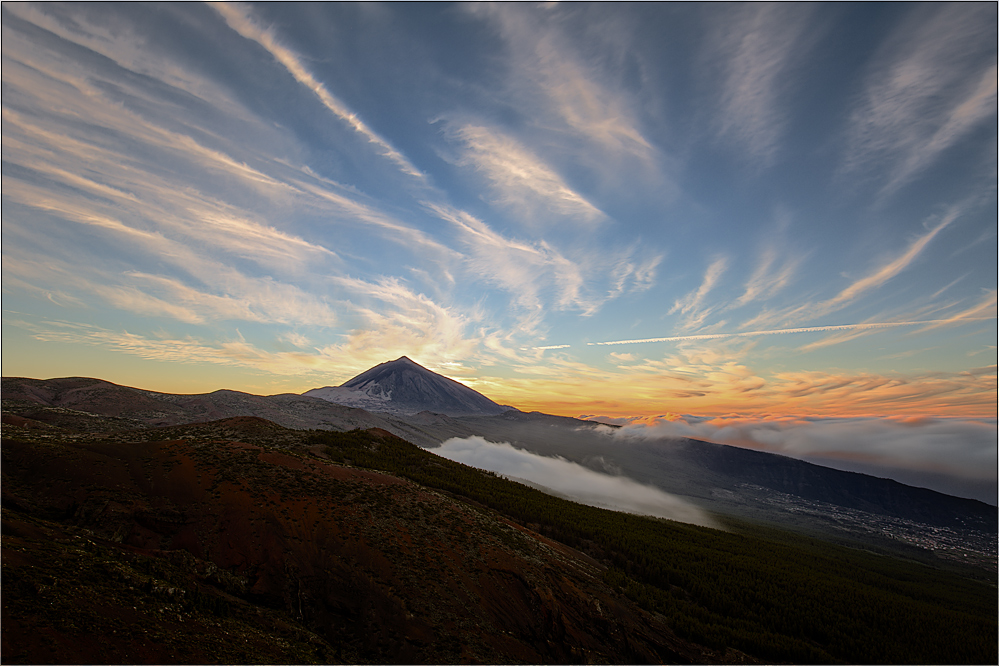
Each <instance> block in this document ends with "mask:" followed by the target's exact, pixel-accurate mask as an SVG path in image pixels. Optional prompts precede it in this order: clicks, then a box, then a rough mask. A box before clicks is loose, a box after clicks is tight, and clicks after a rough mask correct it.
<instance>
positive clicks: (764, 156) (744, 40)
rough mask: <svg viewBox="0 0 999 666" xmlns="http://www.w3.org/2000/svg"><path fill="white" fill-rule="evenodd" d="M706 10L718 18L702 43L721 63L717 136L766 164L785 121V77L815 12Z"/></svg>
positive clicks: (780, 7) (767, 7)
mask: <svg viewBox="0 0 999 666" xmlns="http://www.w3.org/2000/svg"><path fill="white" fill-rule="evenodd" d="M705 9H706V11H707V12H709V13H710V14H712V16H713V18H715V19H717V20H716V21H715V30H714V34H713V35H712V39H710V40H709V41H708V42H707V44H708V45H709V48H710V49H711V50H712V56H714V57H715V58H719V57H720V58H721V60H722V63H721V65H722V68H723V71H724V74H723V80H722V82H721V84H720V91H719V95H720V106H721V113H720V114H719V116H718V118H717V128H718V131H719V133H720V134H721V135H723V136H729V137H731V138H733V139H735V140H736V141H738V142H739V143H741V144H742V145H743V146H744V147H745V149H746V150H747V151H748V154H749V155H751V156H752V158H753V159H754V160H757V161H759V162H761V163H762V164H764V165H767V164H769V163H770V162H772V160H773V158H774V155H775V154H776V152H777V151H778V149H779V146H780V140H781V136H782V134H783V133H784V126H785V124H786V122H787V116H788V113H789V104H788V101H787V100H786V99H784V98H785V97H786V95H787V93H788V92H789V90H788V88H789V87H790V85H789V82H791V81H793V78H792V77H791V75H790V72H791V70H792V69H793V68H794V67H795V66H796V65H798V64H799V63H800V62H801V59H802V57H803V56H804V55H805V54H807V51H808V49H809V47H810V45H811V43H810V41H809V40H808V39H806V37H807V35H808V28H809V27H810V21H811V17H812V14H813V13H814V11H815V7H814V6H812V5H807V4H794V3H759V4H757V3H752V4H748V5H740V6H725V7H724V9H722V10H719V9H718V8H715V7H710V6H709V7H706V8H705ZM716 12H719V14H720V15H715V13H716Z"/></svg>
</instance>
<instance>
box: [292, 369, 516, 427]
mask: <svg viewBox="0 0 999 666" xmlns="http://www.w3.org/2000/svg"><path fill="white" fill-rule="evenodd" d="M303 395H307V396H312V397H315V398H322V399H323V400H329V401H330V402H335V403H339V404H341V405H347V406H350V407H361V408H362V409H366V410H368V411H379V412H393V413H398V414H415V413H417V412H423V411H430V412H434V413H437V414H446V415H448V416H470V415H493V414H502V413H503V412H505V411H508V410H509V409H510V408H509V407H504V406H503V405H498V404H496V403H495V402H493V401H492V400H490V399H489V398H487V397H486V396H484V395H482V394H481V393H479V392H478V391H475V390H473V389H471V388H469V387H467V386H465V385H464V384H461V383H459V382H456V381H455V380H453V379H451V378H449V377H445V376H443V375H440V374H437V373H436V372H434V371H433V370H428V369H427V368H424V367H423V366H422V365H420V364H419V363H417V362H416V361H414V360H412V359H411V358H409V357H408V356H401V357H399V358H397V359H396V360H394V361H386V362H384V363H379V364H378V365H376V366H375V367H373V368H371V369H369V370H365V371H364V372H362V373H361V374H359V375H357V376H356V377H354V378H353V379H350V380H348V381H346V382H344V383H343V384H341V385H340V386H327V387H325V388H320V389H312V390H311V391H306V392H305V393H304V394H303Z"/></svg>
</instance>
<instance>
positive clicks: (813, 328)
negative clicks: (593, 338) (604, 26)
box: [586, 317, 993, 346]
mask: <svg viewBox="0 0 999 666" xmlns="http://www.w3.org/2000/svg"><path fill="white" fill-rule="evenodd" d="M989 319H993V317H974V318H971V317H969V318H966V319H962V320H961V321H987V320H989ZM953 321H954V320H953V319H928V320H926V321H890V322H880V323H870V324H840V325H834V326H807V327H804V328H780V329H776V330H772V331H744V332H742V333H708V334H703V335H674V336H671V337H668V338H644V339H642V340H611V341H609V342H587V343H586V344H587V345H590V346H593V345H633V344H639V343H642V342H680V341H683V340H716V339H718V338H745V337H750V336H754V335H780V334H782V333H815V332H821V331H850V330H858V329H864V328H895V327H897V326H921V325H924V324H945V323H950V322H953Z"/></svg>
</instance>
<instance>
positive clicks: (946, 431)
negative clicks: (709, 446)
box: [584, 414, 999, 504]
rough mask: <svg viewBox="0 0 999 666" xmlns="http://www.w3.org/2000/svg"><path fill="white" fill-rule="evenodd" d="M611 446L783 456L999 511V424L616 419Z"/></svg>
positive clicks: (608, 432)
mask: <svg viewBox="0 0 999 666" xmlns="http://www.w3.org/2000/svg"><path fill="white" fill-rule="evenodd" d="M584 418H589V419H591V420H595V421H601V422H603V423H610V424H614V425H620V426H621V427H619V428H604V429H602V430H603V432H604V433H605V434H606V435H607V436H609V437H612V438H621V439H643V440H655V439H666V438H675V437H689V438H691V439H699V440H703V441H708V442H715V443H718V444H729V445H734V446H741V447H744V448H752V449H757V450H761V451H767V452H770V453H778V454H781V455H786V456H790V457H793V458H799V459H802V460H807V461H809V462H814V463H816V464H820V465H826V466H828V467H835V468H837V469H846V470H848V471H858V472H864V473H869V474H874V475H876V476H882V477H888V478H894V479H896V480H897V481H901V482H902V483H908V484H910V485H919V486H923V487H929V488H933V489H934V490H939V491H940V492H945V493H948V494H951V495H958V496H962V497H972V498H974V499H979V500H982V501H985V502H989V503H990V504H996V503H997V487H999V484H997V476H999V474H997V468H999V447H997V439H999V437H997V425H996V421H995V420H986V419H981V420H976V419H956V418H950V419H945V418H801V417H784V416H767V417H765V418H760V417H756V418H749V417H742V416H725V417H699V416H693V415H689V414H685V415H677V414H666V415H662V416H659V417H653V418H635V419H615V418H606V417H600V416H588V417H584Z"/></svg>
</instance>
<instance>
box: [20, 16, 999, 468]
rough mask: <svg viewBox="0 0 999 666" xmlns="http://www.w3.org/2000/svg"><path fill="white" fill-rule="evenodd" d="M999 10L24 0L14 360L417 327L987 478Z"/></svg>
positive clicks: (283, 341) (136, 374) (138, 353)
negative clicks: (942, 451)
mask: <svg viewBox="0 0 999 666" xmlns="http://www.w3.org/2000/svg"><path fill="white" fill-rule="evenodd" d="M996 14H997V8H996V5H995V3H940V4H936V3H912V4H910V3H871V4H859V3H830V4H815V5H812V4H801V3H780V4H775V5H769V4H758V3H751V4H720V3H703V4H701V3H694V4H669V3H666V4H660V3H648V4H646V3H637V4H618V3H609V4H604V3H581V4H577V3H572V4H568V5H566V4H558V3H549V4H541V5H532V4H520V3H513V4H499V5H488V4H474V5H462V4H437V3H416V4H391V3H390V4H375V3H373V4H367V3H366V4H355V3H338V4H318V3H306V4H293V3H280V4H260V3H253V4H247V5H243V4H196V3H180V4H147V3H136V4H125V3H113V4H99V3H97V4H94V3H72V4H68V5H59V4H54V3H53V4H50V3H44V4H39V5H33V4H22V3H9V2H5V3H3V6H2V30H3V39H2V51H3V61H2V79H3V95H2V105H3V121H2V122H3V125H2V127H3V130H2V131H3V166H2V174H3V187H2V204H3V207H2V218H3V221H2V223H3V227H2V252H3V259H2V262H3V263H2V283H3V335H2V362H3V374H4V376H28V377H36V378H49V377H65V376H89V377H99V378H101V379H106V380H108V381H113V382H116V383H119V384H125V385H129V386H137V387H140V388H145V389H151V390H158V391H166V392H175V393H200V392H207V391H211V390H215V389H219V388H230V389H237V390H242V391H247V392H250V393H257V394H274V393H281V392H295V393H300V392H303V391H306V390H308V389H311V388H316V387H321V386H329V385H338V384H340V383H342V382H344V381H346V380H348V379H350V378H351V377H353V376H355V375H357V374H358V373H360V372H362V371H364V370H366V369H368V368H370V367H371V366H373V365H375V364H377V363H381V362H384V361H388V360H393V359H396V358H398V357H400V356H403V355H406V356H409V357H410V358H412V359H413V360H414V361H416V362H418V363H420V364H422V365H424V366H425V367H427V368H429V369H431V370H434V371H436V372H440V373H442V374H445V375H447V376H449V377H452V378H454V379H456V380H458V381H461V382H463V383H465V384H466V385H468V386H470V387H472V388H474V389H476V390H478V391H480V392H482V393H484V394H486V395H487V396H489V397H490V398H492V399H494V400H496V401H497V402H500V403H502V404H507V405H513V406H516V407H518V408H520V409H524V410H539V411H544V412H547V413H553V414H562V415H569V416H587V417H592V418H595V419H598V420H603V421H606V422H608V423H624V424H631V425H632V426H634V427H653V428H677V427H689V428H696V429H699V430H698V431H699V432H700V433H701V434H702V435H703V436H705V437H708V436H709V435H712V433H711V432H708V431H709V430H711V429H714V431H718V432H715V433H714V435H712V436H717V437H721V438H723V439H724V437H728V439H727V440H726V442H728V443H737V444H743V445H751V446H763V447H768V446H769V447H784V450H791V449H793V446H792V445H791V444H789V443H788V442H790V441H791V440H793V439H794V437H795V436H797V435H795V433H800V432H802V430H803V429H804V430H807V428H806V427H805V426H808V425H809V424H813V423H818V422H820V421H821V423H823V424H825V425H828V426H830V427H833V426H836V427H839V426H842V425H843V424H844V423H845V424H847V425H849V424H851V423H854V422H858V423H860V424H861V425H871V424H873V425H871V428H873V430H872V429H871V428H868V429H867V430H865V432H868V431H870V432H876V431H877V432H880V431H878V428H887V429H888V430H891V431H892V432H893V433H895V432H899V429H904V428H908V430H904V432H910V433H911V432H914V430H913V429H914V428H917V425H915V424H923V425H924V426H926V427H930V426H932V428H931V430H932V431H933V432H937V430H939V429H940V428H943V429H944V430H947V429H950V430H954V429H955V428H956V429H958V430H960V429H961V428H964V427H965V426H967V427H968V428H972V429H974V428H979V427H981V428H985V431H984V432H985V433H986V435H987V436H986V439H985V441H986V443H987V450H986V451H985V455H986V458H988V456H989V455H991V456H992V457H991V458H988V462H992V465H991V467H992V472H991V474H992V478H993V479H994V477H995V464H994V462H993V461H994V459H995V450H994V449H995V433H996V410H997V383H996V374H997V373H996V361H997V352H996V338H997V327H996V314H997V305H996V303H997V299H996V290H997V233H996V217H997V216H996V213H997V199H996V189H997V188H996V183H997V159H996V155H997V141H996V127H997V117H996V106H997V104H996V87H997V65H996V62H997V55H996V44H997V22H996V18H997V17H996ZM733 423H737V424H739V428H736V429H735V430H733V429H732V428H729V426H730V425H731V424H733ZM670 424H672V425H670ZM705 424H707V425H705ZM747 424H748V425H747ZM754 424H756V425H754ZM760 424H762V425H761V426H760V427H756V426H757V425H760ZM774 424H778V426H779V429H780V430H781V432H782V433H784V434H787V437H783V436H782V437H777V438H776V439H775V437H776V436H769V435H768V436H766V437H764V436H762V435H761V439H757V438H756V435H749V434H746V433H748V432H750V431H752V432H755V433H757V434H759V433H760V432H762V430H761V428H762V429H763V430H766V429H767V428H771V429H773V428H774V427H778V426H775V425H774ZM781 424H782V425H781ZM750 426H752V427H750ZM726 428H728V429H727V430H726ZM740 428H741V429H740ZM747 428H748V430H747ZM754 428H755V429H754ZM933 428H936V429H937V430H933ZM722 430H725V433H721V434H719V432H720V431H722ZM950 430H947V431H948V432H950ZM736 431H738V432H736ZM785 431H787V432H785ZM733 432H735V434H733ZM827 432H833V431H832V430H828V431H827ZM929 432H930V431H928V430H926V429H925V428H924V429H921V430H919V433H921V434H927V433H929ZM975 432H979V431H977V430H976V431H975ZM726 433H727V434H726ZM740 433H741V434H740ZM792 435H793V436H792ZM948 436H949V435H948ZM717 437H716V438H717ZM768 437H769V439H768ZM872 437H874V436H873V435H872ZM941 437H943V435H941ZM976 437H978V436H977V435H976ZM777 439H779V440H780V441H779V442H777ZM861 439H863V438H861ZM874 439H878V438H877V437H874ZM889 439H891V438H889ZM902 439H904V437H903V438H902ZM972 439H974V438H972ZM989 440H991V444H988V442H989ZM865 441H866V440H865ZM879 441H880V440H879ZM892 441H894V440H892ZM947 441H950V440H947ZM974 441H976V442H979V443H978V444H975V445H971V444H968V445H967V447H966V448H967V450H970V451H973V453H974V456H971V457H964V458H961V460H962V461H964V463H965V468H966V469H970V468H972V467H974V465H975V464H980V463H979V462H973V461H979V460H980V459H981V454H982V450H981V448H982V446H983V445H982V444H981V443H980V442H981V441H982V440H981V437H978V439H974ZM865 447H866V445H865ZM865 447H860V446H859V445H858V446H855V447H854V448H853V449H851V450H849V451H846V450H845V449H844V450H843V451H839V453H837V455H841V457H842V456H847V457H850V456H853V457H856V456H858V455H861V454H863V455H864V456H868V457H867V458H865V460H868V461H870V460H873V461H875V462H877V461H879V460H882V458H883V456H882V455H881V453H878V452H877V451H875V452H873V453H872V452H871V451H866V452H865V451H862V450H859V449H861V448H865ZM903 448H904V447H903ZM896 450H897V449H892V451H896ZM871 456H873V458H872V457H871ZM879 456H880V457H879ZM975 456H978V457H977V458H976V457H975ZM861 457H863V456H861ZM937 457H939V456H937ZM927 460H929V459H927ZM924 462H925V463H926V465H929V466H930V467H933V466H934V465H937V463H936V462H932V461H931V462H926V461H924ZM919 464H920V465H923V462H921V463H919ZM934 468H935V467H934Z"/></svg>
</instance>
